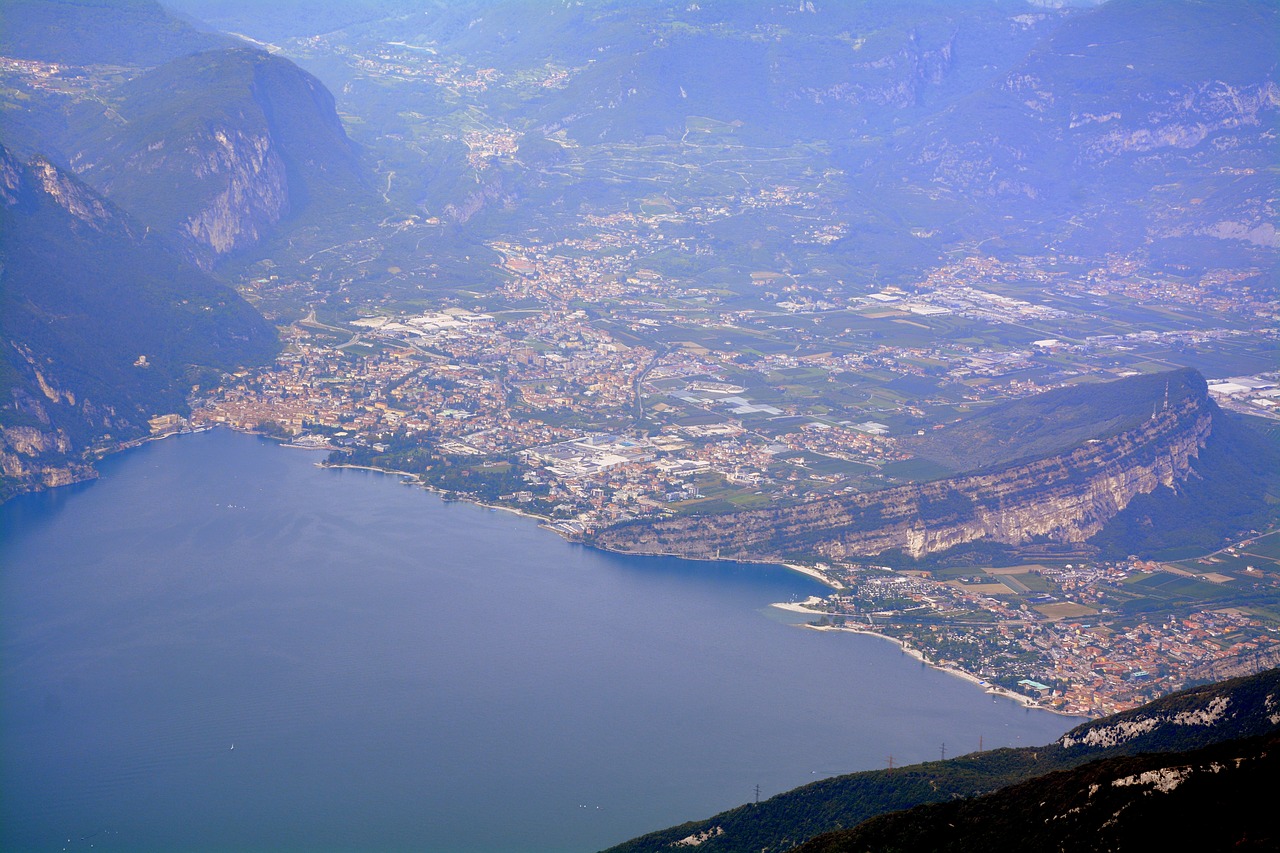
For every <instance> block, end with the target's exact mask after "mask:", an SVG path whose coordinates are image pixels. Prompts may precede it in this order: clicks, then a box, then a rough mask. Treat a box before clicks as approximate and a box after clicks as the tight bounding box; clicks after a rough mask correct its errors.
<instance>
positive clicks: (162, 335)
mask: <svg viewBox="0 0 1280 853" xmlns="http://www.w3.org/2000/svg"><path fill="white" fill-rule="evenodd" d="M143 232H144V229H143V228H142V227H140V226H138V225H136V224H135V223H133V222H131V221H130V220H129V218H128V217H127V216H125V215H124V214H123V213H121V212H120V211H119V210H118V209H117V208H116V207H115V206H114V205H112V204H111V203H110V202H108V201H106V200H105V199H103V198H102V197H101V196H99V195H98V194H97V193H95V192H94V191H93V190H92V189H90V188H89V187H88V186H86V185H85V184H83V183H81V182H80V181H79V180H77V179H76V178H74V177H73V176H71V175H69V174H68V173H66V172H65V171H63V170H60V169H58V168H57V167H55V166H54V165H53V164H51V163H50V162H49V161H48V160H45V159H42V158H36V159H35V160H33V161H32V162H31V163H30V164H24V163H22V162H20V161H18V160H17V159H15V158H14V157H13V156H12V155H11V154H10V153H9V152H8V151H6V150H5V149H3V148H0V344H2V345H3V352H2V353H0V439H2V440H0V473H2V475H3V477H2V478H0V498H4V497H8V496H10V495H11V494H13V493H15V492H18V491H24V490H27V489H29V488H32V487H38V486H40V485H57V484H59V483H62V482H67V481H69V480H74V479H80V478H83V477H85V476H89V475H91V471H90V470H89V469H88V468H87V467H86V466H85V465H84V463H83V462H81V461H80V460H81V458H82V454H83V452H84V451H85V450H86V449H87V448H89V447H90V446H91V445H93V444H94V443H95V442H98V441H102V440H108V441H118V440H123V439H128V438H133V437H137V436H139V435H145V434H146V433H147V423H146V422H147V419H148V418H150V417H152V416H155V415H158V414H164V413H169V412H185V411H186V403H185V397H186V394H187V392H189V391H190V389H191V386H192V385H193V384H197V383H202V382H209V381H211V380H216V378H217V372H218V371H223V370H231V369H234V368H235V367H237V366H239V365H242V364H252V363H260V362H262V361H265V360H267V359H269V358H271V356H272V355H273V354H274V352H275V351H276V346H277V345H276V337H275V333H274V330H273V329H272V328H271V326H270V325H268V324H267V323H266V322H265V321H264V320H263V319H262V317H260V316H259V315H258V313H257V312H256V311H254V310H253V308H252V307H250V306H249V305H248V304H247V303H246V302H245V301H244V300H243V299H241V298H240V297H239V296H238V295H237V294H236V293H235V292H234V291H232V290H230V289H229V288H227V287H224V286H222V285H220V284H218V283H217V282H215V281H213V280H212V279H210V278H208V277H207V276H206V275H204V274H202V273H200V272H199V271H197V270H195V269H194V268H192V267H190V266H189V265H188V264H187V263H186V262H184V261H183V260H182V259H181V258H179V257H177V256H176V255H175V254H174V253H172V252H171V251H170V250H168V249H167V248H166V247H165V245H164V244H163V242H162V241H159V240H156V239H146V238H145V237H144V236H143Z"/></svg>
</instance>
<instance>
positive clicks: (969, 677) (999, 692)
mask: <svg viewBox="0 0 1280 853" xmlns="http://www.w3.org/2000/svg"><path fill="white" fill-rule="evenodd" d="M235 431H236V432H245V431H244V430H235ZM248 434H251V435H261V433H248ZM280 446H282V447H290V448H293V449H297V450H316V449H324V448H309V447H302V446H298V445H291V444H287V443H284V442H281V445H280ZM315 465H316V467H317V468H339V469H341V468H350V469H353V470H358V471H374V472H377V473H380V474H394V475H396V476H399V477H405V478H410V479H404V480H401V482H402V483H403V484H404V485H407V486H417V487H418V488H421V489H425V490H426V491H429V492H432V493H434V494H436V495H440V496H443V495H444V494H446V492H448V493H449V494H452V495H455V496H457V497H456V499H457V500H459V501H463V502H465V503H469V504H471V505H473V506H478V507H484V508H485V509H488V510H490V511H495V510H501V511H503V512H509V513H512V514H513V515H517V516H522V517H524V518H528V519H532V520H534V521H536V522H538V526H539V527H541V528H542V529H544V530H548V531H550V532H552V533H555V534H557V535H558V536H560V537H561V538H562V539H565V540H567V541H569V542H577V543H579V544H585V545H588V546H589V547H592V548H596V549H597V550H600V551H604V552H606V553H610V554H623V555H626V556H632V557H677V558H679V559H682V560H696V561H698V562H707V563H721V562H734V563H749V564H753V565H763V566H778V567H780V568H784V569H787V570H789V571H793V572H796V573H798V574H802V575H805V576H806V577H809V578H812V579H813V580H816V581H818V582H819V583H821V584H823V585H824V586H827V587H829V588H830V589H835V590H840V589H844V585H843V584H842V583H840V582H839V581H837V580H835V579H834V578H831V577H828V576H827V575H826V573H824V572H822V571H821V570H819V569H817V568H814V567H811V566H805V565H801V564H797V563H788V562H784V561H778V560H752V559H732V560H722V559H720V558H718V557H690V556H687V555H683V554H630V553H628V552H625V551H614V550H612V549H609V548H600V547H599V546H597V545H593V544H591V543H588V542H583V541H582V540H581V539H578V538H576V537H574V536H573V535H572V534H570V533H569V532H568V531H566V530H562V529H559V528H558V527H557V526H556V521H555V520H554V519H551V518H548V517H546V516H543V515H538V514H537V513H533V512H528V511H527V510H522V509H519V508H517V507H510V506H504V505H501V504H490V503H485V502H484V501H480V500H476V499H474V498H472V497H470V496H468V495H466V494H465V493H461V492H454V491H452V490H445V489H440V488H438V487H436V486H432V485H430V484H427V483H423V482H421V481H420V480H418V478H417V475H416V474H411V473H410V472H408V471H398V470H394V469H390V468H379V467H377V466H373V465H352V464H347V463H335V464H331V463H328V462H316V463H315ZM820 601H822V598H821V597H820V596H816V595H811V596H809V598H807V599H806V600H805V601H803V602H798V603H797V602H777V603H773V604H770V605H769V606H770V607H776V608H778V609H779V610H786V611H788V612H792V613H802V614H809V615H813V616H825V615H827V614H825V613H823V612H822V611H819V610H812V609H810V608H809V607H807V606H805V605H809V604H816V603H818V602H820ZM799 627H801V628H807V629H809V630H812V631H839V632H843V633H849V634H866V635H870V636H872V637H879V638H880V639H882V640H888V641H889V642H891V643H894V644H896V645H897V646H898V647H899V648H900V649H901V650H902V652H903V654H906V655H909V656H911V657H913V658H915V659H916V660H918V661H920V663H922V664H924V665H925V666H928V667H931V668H933V669H935V670H937V671H939V672H944V673H947V674H948V675H952V676H955V677H957V678H961V679H964V680H965V681H968V682H970V683H972V684H973V685H974V686H976V687H982V688H984V690H985V691H986V692H987V693H989V694H991V695H993V696H1000V697H1003V698H1005V699H1009V700H1012V701H1014V702H1016V703H1018V704H1020V705H1022V706H1023V707H1025V708H1027V709H1030V710H1037V711H1047V712H1049V713H1051V714H1057V715H1059V716H1063V717H1079V716H1080V715H1079V714H1067V713H1064V712H1062V711H1058V710H1055V709H1053V708H1049V707H1046V706H1044V705H1041V704H1039V703H1038V702H1037V701H1036V700H1035V699H1032V698H1031V697H1029V696H1023V695H1022V694H1021V693H1014V692H1013V691H1011V690H1007V689H1006V688H1003V687H1000V686H998V685H995V684H992V683H990V682H988V681H987V680H985V679H983V678H980V677H978V676H977V675H974V674H973V673H971V672H968V671H966V670H963V669H960V668H958V667H954V666H940V665H938V664H936V663H933V662H932V661H930V660H929V659H928V658H927V657H925V655H924V653H923V652H921V651H920V650H918V649H914V648H910V647H908V646H907V645H906V644H905V643H904V642H903V641H902V640H899V639H898V638H897V637H891V636H889V635H888V634H882V633H880V632H878V631H876V630H874V629H862V628H850V627H836V626H834V625H814V624H812V623H803V624H800V625H799Z"/></svg>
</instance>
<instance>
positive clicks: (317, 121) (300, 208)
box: [63, 48, 365, 265]
mask: <svg viewBox="0 0 1280 853" xmlns="http://www.w3.org/2000/svg"><path fill="white" fill-rule="evenodd" d="M103 101H104V104H105V106H104V104H99V103H91V104H87V105H83V106H82V108H81V110H80V112H79V114H78V116H77V118H76V119H75V120H74V121H73V127H74V128H75V130H74V131H73V133H72V135H71V138H70V139H69V140H68V141H67V142H66V143H65V144H64V146H63V148H64V150H66V151H68V154H69V157H70V160H71V163H72V165H73V167H74V168H75V169H76V171H77V172H78V173H79V174H80V175H81V176H82V177H83V178H84V179H85V180H86V181H89V182H90V183H92V184H93V185H94V186H95V187H97V188H98V189H99V190H101V191H102V192H103V193H105V194H106V195H107V196H108V197H110V198H111V199H112V201H114V202H116V203H117V204H119V205H120V206H121V207H123V208H125V209H126V210H128V211H130V212H131V213H132V214H133V215H135V216H136V217H137V218H138V219H139V220H141V221H142V222H143V223H145V224H147V225H149V226H151V227H153V228H156V229H159V230H160V231H162V232H163V233H166V234H170V235H173V236H174V237H177V238H179V239H181V240H182V241H183V242H184V243H185V244H187V245H189V246H192V247H194V254H195V257H196V259H197V260H199V261H201V262H202V263H203V264H204V265H208V264H209V263H211V262H212V260H213V259H215V258H216V257H218V256H221V255H224V254H227V253H230V252H233V251H235V250H237V249H242V248H245V247H246V246H251V245H253V244H255V243H257V242H259V241H260V240H262V239H263V238H264V237H265V236H266V235H268V234H269V233H271V232H272V230H273V229H274V227H275V226H276V225H277V224H278V223H279V222H280V221H281V220H282V219H284V218H286V217H288V216H290V215H294V216H296V215H299V214H301V213H303V212H304V211H306V210H308V209H309V208H310V209H311V210H313V211H314V210H316V209H324V210H333V209H335V208H341V207H342V206H344V205H346V204H350V203H354V202H356V201H357V200H359V199H360V198H361V196H362V193H363V192H364V191H365V187H364V182H363V176H362V172H361V169H360V165H359V163H358V160H357V157H356V151H355V148H354V146H353V145H352V143H351V142H350V140H348V139H347V135H346V132H345V131H344V130H343V128H342V123H341V122H340V121H339V119H338V116H337V113H336V112H335V111H334V105H333V96H332V95H330V94H329V91H328V90H327V89H325V87H324V85H323V84H321V83H320V81H319V80H317V79H316V78H315V77H313V76H312V75H310V74H308V73H306V72H305V71H303V70H302V69H300V68H298V67H297V66H296V65H294V64H293V63H291V62H289V61H288V60H286V59H281V58H279V57H274V56H271V55H270V54H267V53H264V52H262V51H258V50H253V49H249V48H233V49H228V50H216V51H208V52H204V53H198V54H194V55H191V56H184V57H181V58H179V59H176V60H174V61H172V62H169V63H166V64H165V65H162V66H160V67H158V68H155V69H153V70H151V71H149V72H147V73H145V74H143V75H142V76H140V77H138V78H137V79H135V80H132V81H130V82H128V83H125V84H124V85H123V86H121V87H120V88H119V89H117V90H115V91H111V92H106V93H104V98H103Z"/></svg>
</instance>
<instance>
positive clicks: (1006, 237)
mask: <svg viewBox="0 0 1280 853" xmlns="http://www.w3.org/2000/svg"><path fill="white" fill-rule="evenodd" d="M1277 40H1280V8H1277V7H1276V6H1275V4H1273V3H1266V2H1258V0H1222V2H1213V3H1206V2H1198V0H1173V2H1164V1H1163V0H1112V2H1109V3H1106V4H1103V5H1102V6H1099V7H1098V8H1096V9H1093V10H1089V11H1087V12H1082V13H1079V14H1076V15H1072V16H1069V17H1067V18H1065V19H1064V20H1063V21H1062V22H1061V24H1060V25H1059V26H1057V27H1056V28H1055V29H1054V30H1053V31H1052V33H1051V34H1050V35H1048V37H1046V38H1044V39H1042V40H1041V41H1040V42H1038V43H1037V44H1036V45H1035V46H1034V48H1033V49H1032V50H1030V51H1029V53H1028V54H1027V56H1026V57H1025V58H1024V59H1023V60H1022V61H1021V62H1019V63H1018V64H1017V65H1016V66H1015V67H1014V68H1012V69H1011V70H1010V71H1008V72H1007V73H1005V74H1004V75H1002V76H1001V77H1000V79H998V80H996V81H994V82H992V83H990V84H989V85H987V86H986V87H984V88H982V89H977V90H975V91H974V92H973V93H972V94H971V95H970V96H969V97H967V98H963V99H960V100H958V101H957V102H956V103H954V104H951V105H948V107H947V108H946V109H944V110H942V111H940V112H939V113H938V114H936V115H934V116H930V117H928V118H927V119H925V120H924V121H922V122H921V123H920V124H919V125H917V126H916V127H913V128H911V129H910V131H909V132H908V133H906V134H903V135H902V136H900V137H899V138H897V139H893V140H891V141H890V142H889V145H888V147H887V149H886V150H884V151H883V152H880V153H879V156H878V157H877V159H876V162H875V163H869V164H868V173H869V174H874V176H875V177H874V181H875V182H876V183H877V184H878V186H879V187H880V188H881V190H882V191H884V192H890V191H892V192H894V193H895V195H899V196H900V195H903V194H907V195H910V194H912V193H919V192H927V193H928V194H929V196H930V197H931V198H932V199H933V200H934V201H935V202H937V203H939V204H945V203H957V204H964V205H968V206H969V207H970V209H971V210H972V211H973V213H974V214H975V216H976V217H977V218H976V220H975V221H973V222H971V223H970V225H971V226H975V227H974V229H973V234H974V235H975V236H979V235H980V236H981V237H983V238H986V237H995V238H996V240H995V242H993V244H992V246H993V247H999V246H1001V245H1003V246H1005V247H1006V248H1007V249H1015V248H1018V247H1021V246H1024V245H1028V244H1029V245H1043V244H1044V243H1045V242H1050V243H1051V244H1056V245H1058V246H1059V247H1060V249H1062V250H1065V251H1070V252H1076V253H1078V254H1101V253H1102V252H1105V251H1108V250H1112V249H1115V248H1117V247H1121V246H1133V245H1144V244H1150V245H1151V246H1152V248H1153V251H1156V252H1157V253H1160V252H1164V253H1168V254H1170V255H1171V256H1174V257H1181V256H1189V255H1194V254H1195V251H1197V250H1199V251H1201V252H1203V251H1204V249H1203V244H1205V243H1208V244H1218V245H1219V246H1223V247H1229V248H1232V249H1234V250H1235V251H1236V252H1237V254H1238V255H1239V256H1240V257H1243V258H1246V259H1250V260H1256V259H1258V258H1266V257H1271V254H1269V253H1271V252H1274V250H1275V249H1277V248H1280V234H1278V233H1277V231H1276V227H1275V226H1276V211H1275V208H1274V178H1273V177H1272V175H1271V171H1270V170H1271V168H1272V165H1273V162H1274V144H1273V142H1272V140H1271V132H1272V129H1273V128H1274V126H1275V123H1276V120H1277V113H1278V111H1280V83H1278V82H1277V64H1278V62H1280V57H1278V56H1277V53H1276V51H1275V44H1276V42H1277ZM904 175H905V176H906V177H907V178H908V184H909V185H910V187H912V188H913V189H902V185H903V181H902V179H903V176H904ZM868 176H869V175H867V174H864V175H863V176H862V178H861V179H860V180H866V178H867V177H868ZM855 180H859V179H855ZM926 188H927V189H926ZM1010 219H1012V222H1013V223H1014V224H1013V226H1012V227H1010ZM1188 241H1193V242H1192V243H1191V244H1188ZM1194 241H1198V242H1194Z"/></svg>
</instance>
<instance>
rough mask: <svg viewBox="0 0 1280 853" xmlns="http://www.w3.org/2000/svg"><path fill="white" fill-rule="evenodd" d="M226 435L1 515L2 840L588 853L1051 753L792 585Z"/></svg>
mask: <svg viewBox="0 0 1280 853" xmlns="http://www.w3.org/2000/svg"><path fill="white" fill-rule="evenodd" d="M318 458H319V457H318V456H317V455H316V454H314V453H307V452H303V451H292V450H288V449H284V448H280V447H277V446H275V445H273V444H270V443H268V442H265V441H262V440H258V439H255V438H252V437H248V436H242V435H236V434H233V433H229V432H225V431H221V430H219V431H214V432H210V433H204V434H200V435H193V436H185V437H181V438H178V439H171V440H166V441H163V442H155V443H151V444H148V445H146V446H144V447H142V448H139V449H137V450H133V451H130V452H128V453H124V454H121V455H119V456H117V457H114V458H111V459H108V460H106V461H105V462H104V463H103V465H102V466H101V467H102V472H103V476H102V479H101V480H99V481H97V482H94V483H88V484H82V485H78V486H73V487H68V488H64V489H58V490H54V491H52V492H49V493H45V494H41V495H30V496H24V497H22V498H19V499H17V500H14V501H10V502H9V503H8V504H6V505H4V506H3V507H0V699H2V702H0V762H2V764H0V767H2V768H3V770H2V772H0V848H3V849H4V850H31V851H45V850H62V849H68V850H88V849H94V850H98V851H102V850H107V851H115V850H121V851H124V850H128V851H145V850H170V851H204V850H247V851H252V850H334V851H337V850H388V851H389V850H417V851H458V853H505V851H588V850H593V849H598V848H600V847H604V846H607V845H609V844H612V843H616V842H620V841H622V840H625V839H626V838H628V837H631V836H634V835H637V834H640V833H643V832H646V831H650V830H653V829H658V828H661V827H663V826H667V825H671V824H674V823H678V822H680V821H683V820H688V819H695V818H701V817H706V816H708V815H710V814H712V813H714V812H716V811H719V810H722V809H725V808H728V807H731V806H734V805H738V804H741V803H743V802H746V801H748V800H750V799H751V798H753V797H754V786H756V785H759V786H760V790H761V793H762V796H766V797H767V796H770V795H772V794H775V793H778V792H780V791H783V790H786V789H788V788H791V787H794V786H797V785H800V784H804V783H807V782H810V781H813V780H814V779H817V778H821V777H823V776H826V775H831V774H835V773H846V772H852V771H855V770H861V769H869V768H875V767H883V766H885V763H886V761H887V759H888V757H889V756H890V755H892V756H893V760H894V763H895V764H906V763H910V762H915V761H922V760H929V759H934V758H937V757H938V756H939V754H940V753H941V751H942V750H943V749H944V746H943V745H944V744H945V750H946V752H947V754H948V755H955V754H960V753H963V752H968V751H972V750H974V749H976V748H977V747H978V744H979V738H980V737H981V738H982V740H983V743H984V744H985V746H986V747H987V748H991V747H994V746H1002V745H1018V744H1023V745H1025V744H1038V743H1045V742H1048V741H1050V740H1052V739H1054V738H1055V737H1057V736H1058V735H1059V734H1061V733H1062V732H1063V731H1065V730H1066V729H1067V728H1069V727H1070V726H1071V725H1073V724H1074V722H1075V721H1073V720H1070V719H1067V718H1064V717H1059V716H1055V715H1051V714H1048V713H1045V712H1039V711H1028V710H1026V709H1024V708H1022V707H1020V706H1018V705H1016V704H1014V703H1012V702H1010V701H1007V700H1004V699H993V698H992V697H991V696H989V695H987V694H985V693H984V692H982V691H981V690H980V689H979V688H977V687H975V686H974V685H972V684H970V683H967V682H965V681H963V680H960V679H957V678H955V677H952V676H948V675H946V674H944V673H940V672H938V671H936V670H932V669H929V668H926V667H924V666H922V665H921V664H920V663H918V662H917V661H915V660H913V659H912V658H910V657H907V656H905V655H904V654H903V653H902V652H901V651H900V650H899V649H898V648H897V647H896V646H895V645H893V644H892V643H889V642H886V641H883V640H879V639H876V638H872V637H860V636H854V635H848V634H831V633H820V632H816V631H808V630H803V629H801V628H798V627H795V626H793V625H789V624H786V622H785V620H784V619H782V618H779V611H777V610H776V609H772V608H769V607H768V605H769V604H770V603H771V602H775V601H786V600H795V599H801V598H804V597H805V596H808V595H810V594H814V593H820V592H821V591H822V588H821V587H820V586H819V585H818V584H817V583H816V582H815V581H813V580H811V579H809V578H807V577H804V576H802V575H799V574H796V573H793V572H789V571H787V570H785V569H781V568H777V567H771V566H759V565H741V564H725V563H696V562H689V561H683V560H676V559H661V558H639V557H624V556H618V555H612V554H606V553H602V552H599V551H594V550H592V549H589V548H585V547H583V546H580V545H575V544H572V543H568V542H565V541H563V540H562V539H560V538H559V537H556V536H554V535H553V534H551V533H549V532H547V531H545V530H542V529H541V528H539V527H538V526H537V525H536V523H535V522H533V521H532V520H530V519H526V518H521V517H517V516H514V515H511V514H508V513H503V512H497V511H493V510H488V509H484V508H481V507H475V506H471V505H468V504H461V503H444V502H442V501H440V500H439V498H438V497H436V496H435V495H432V494H430V493H428V492H425V491H423V490H420V489H416V488H408V487H405V486H403V485H401V484H400V483H399V482H398V478H396V477H394V476H389V475H384V474H378V473H373V472H365V471H355V470H341V471H335V470H325V469H320V468H318V467H316V466H315V464H314V463H315V462H316V461H317V459H318Z"/></svg>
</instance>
